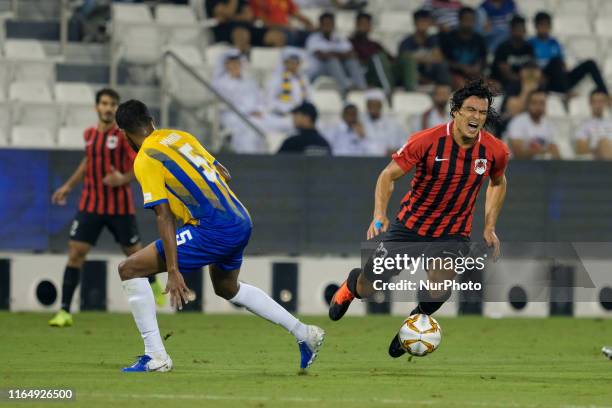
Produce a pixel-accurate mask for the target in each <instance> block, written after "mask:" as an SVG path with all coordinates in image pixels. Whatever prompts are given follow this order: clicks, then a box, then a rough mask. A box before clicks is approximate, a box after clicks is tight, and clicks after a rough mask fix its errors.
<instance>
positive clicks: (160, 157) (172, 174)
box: [134, 129, 251, 227]
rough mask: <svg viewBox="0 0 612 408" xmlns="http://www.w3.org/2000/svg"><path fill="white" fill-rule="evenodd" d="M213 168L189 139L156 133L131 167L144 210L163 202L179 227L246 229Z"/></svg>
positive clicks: (245, 216)
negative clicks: (166, 204)
mask: <svg viewBox="0 0 612 408" xmlns="http://www.w3.org/2000/svg"><path fill="white" fill-rule="evenodd" d="M216 165H217V161H216V160H215V158H214V157H213V156H212V155H211V154H210V153H208V151H206V149H204V147H202V145H201V144H200V142H198V140H197V139H196V138H195V137H193V136H192V135H190V134H189V133H187V132H182V131H180V130H171V129H160V130H155V131H154V132H153V133H151V134H150V135H149V136H148V137H147V138H146V139H145V141H144V143H143V144H142V146H141V148H140V151H139V152H138V155H137V156H136V160H135V161H134V174H135V175H136V178H137V179H138V182H139V183H140V186H141V187H142V192H143V196H144V206H145V208H151V207H153V206H155V205H157V204H160V203H163V202H167V203H169V205H170V209H171V211H172V213H173V214H174V216H175V217H176V218H177V220H178V222H179V225H183V224H192V225H202V226H212V227H220V226H229V225H235V224H240V223H245V222H246V223H248V224H249V225H250V224H251V219H250V216H249V213H248V211H247V209H246V208H245V207H244V206H243V205H242V203H241V202H240V201H239V200H238V197H236V195H235V194H234V193H233V192H232V190H231V189H230V188H229V186H228V185H227V183H226V180H225V179H224V178H223V176H222V175H221V173H220V172H219V171H217V167H216Z"/></svg>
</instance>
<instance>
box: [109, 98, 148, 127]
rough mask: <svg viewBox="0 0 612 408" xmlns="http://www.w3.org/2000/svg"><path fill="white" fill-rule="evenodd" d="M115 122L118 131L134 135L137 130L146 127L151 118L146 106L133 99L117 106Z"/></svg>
mask: <svg viewBox="0 0 612 408" xmlns="http://www.w3.org/2000/svg"><path fill="white" fill-rule="evenodd" d="M115 120H116V121H117V126H119V128H120V129H123V130H125V131H126V132H129V133H136V132H137V131H138V129H139V128H143V127H145V126H148V125H149V124H150V123H151V121H153V118H152V117H151V114H150V113H149V108H147V105H145V104H144V103H142V102H140V101H137V100H135V99H130V100H129V101H126V102H123V103H122V104H121V105H119V108H117V114H116V115H115Z"/></svg>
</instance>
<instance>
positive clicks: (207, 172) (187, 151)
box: [179, 144, 217, 183]
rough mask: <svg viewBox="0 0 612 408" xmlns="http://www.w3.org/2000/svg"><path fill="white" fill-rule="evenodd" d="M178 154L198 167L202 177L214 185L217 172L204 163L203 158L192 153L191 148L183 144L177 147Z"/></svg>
mask: <svg viewBox="0 0 612 408" xmlns="http://www.w3.org/2000/svg"><path fill="white" fill-rule="evenodd" d="M179 152H181V153H183V154H184V155H185V157H187V158H188V159H189V161H190V162H192V163H193V164H195V165H196V167H199V168H201V169H202V171H203V172H204V176H205V177H206V179H207V180H208V181H210V182H211V183H214V182H216V181H217V172H216V171H215V170H214V169H213V168H212V167H210V164H209V163H208V162H207V161H206V159H205V158H203V157H202V156H199V155H197V154H194V153H193V147H191V146H190V145H188V144H184V145H182V146H181V147H179Z"/></svg>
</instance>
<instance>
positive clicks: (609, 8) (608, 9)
mask: <svg viewBox="0 0 612 408" xmlns="http://www.w3.org/2000/svg"><path fill="white" fill-rule="evenodd" d="M596 14H597V15H598V16H612V1H609V0H602V1H600V2H599V4H598V5H597V10H596ZM608 21H609V20H608Z"/></svg>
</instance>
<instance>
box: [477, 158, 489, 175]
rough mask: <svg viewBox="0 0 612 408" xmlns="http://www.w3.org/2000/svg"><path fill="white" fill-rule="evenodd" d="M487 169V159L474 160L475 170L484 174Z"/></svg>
mask: <svg viewBox="0 0 612 408" xmlns="http://www.w3.org/2000/svg"><path fill="white" fill-rule="evenodd" d="M485 171H487V159H476V160H474V172H476V174H479V175H483V174H484V173H485Z"/></svg>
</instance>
